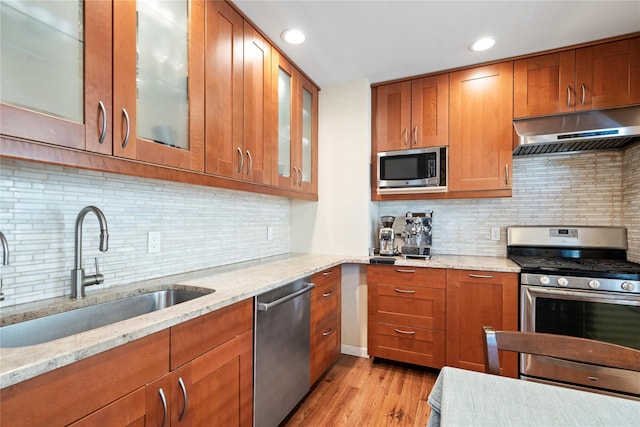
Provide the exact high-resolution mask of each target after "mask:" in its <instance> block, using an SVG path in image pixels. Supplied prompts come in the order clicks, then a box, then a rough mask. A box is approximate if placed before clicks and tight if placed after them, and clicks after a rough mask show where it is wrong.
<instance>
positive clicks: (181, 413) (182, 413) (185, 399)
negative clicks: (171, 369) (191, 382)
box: [178, 377, 189, 421]
mask: <svg viewBox="0 0 640 427" xmlns="http://www.w3.org/2000/svg"><path fill="white" fill-rule="evenodd" d="M178 384H179V385H180V389H181V390H182V398H183V399H184V407H183V408H182V412H180V416H179V417H178V421H182V419H183V418H184V414H186V413H187V405H188V402H189V400H188V399H187V387H185V385H184V381H182V377H179V378H178Z"/></svg>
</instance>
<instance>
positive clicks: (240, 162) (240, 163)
mask: <svg viewBox="0 0 640 427" xmlns="http://www.w3.org/2000/svg"><path fill="white" fill-rule="evenodd" d="M243 168H244V156H243V155H242V150H241V149H240V147H238V173H242V169H243Z"/></svg>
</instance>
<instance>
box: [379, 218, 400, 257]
mask: <svg viewBox="0 0 640 427" xmlns="http://www.w3.org/2000/svg"><path fill="white" fill-rule="evenodd" d="M395 219H396V218H395V217H394V216H389V215H387V216H381V217H380V222H381V223H382V228H381V229H380V233H378V238H379V239H380V255H384V256H393V255H395V233H394V231H393V221H395Z"/></svg>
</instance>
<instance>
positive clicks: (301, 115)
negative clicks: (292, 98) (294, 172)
mask: <svg viewBox="0 0 640 427" xmlns="http://www.w3.org/2000/svg"><path fill="white" fill-rule="evenodd" d="M298 99H299V102H300V103H301V105H300V108H298V109H297V111H296V114H298V119H299V120H300V125H299V127H300V134H301V137H300V144H298V145H297V147H298V148H299V153H298V154H297V156H296V157H297V164H298V172H299V176H298V180H297V184H298V188H299V189H300V190H302V191H304V192H306V193H314V194H315V193H317V192H318V182H317V181H318V180H317V174H318V170H317V161H318V160H317V159H318V142H317V141H316V138H317V135H318V115H317V114H318V89H317V88H316V87H315V86H314V85H313V84H312V83H311V82H310V81H308V80H307V79H305V78H304V77H303V76H300V85H299V95H298Z"/></svg>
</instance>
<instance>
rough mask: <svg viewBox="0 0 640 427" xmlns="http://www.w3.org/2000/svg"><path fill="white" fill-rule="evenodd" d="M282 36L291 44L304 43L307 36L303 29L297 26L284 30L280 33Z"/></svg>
mask: <svg viewBox="0 0 640 427" xmlns="http://www.w3.org/2000/svg"><path fill="white" fill-rule="evenodd" d="M280 37H281V38H282V40H284V41H285V42H287V43H289V44H301V43H304V41H305V39H306V38H307V36H305V35H304V33H303V32H302V31H301V30H298V29H295V28H291V29H289V30H284V31H283V32H282V34H280Z"/></svg>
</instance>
